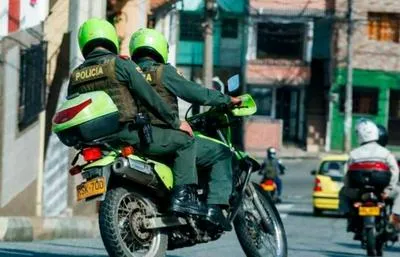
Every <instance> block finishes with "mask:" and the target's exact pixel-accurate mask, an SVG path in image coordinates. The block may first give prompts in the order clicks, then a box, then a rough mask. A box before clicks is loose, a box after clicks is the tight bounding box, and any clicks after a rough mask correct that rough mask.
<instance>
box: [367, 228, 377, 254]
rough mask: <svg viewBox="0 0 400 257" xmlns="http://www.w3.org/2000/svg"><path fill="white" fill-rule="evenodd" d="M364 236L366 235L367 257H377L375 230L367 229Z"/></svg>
mask: <svg viewBox="0 0 400 257" xmlns="http://www.w3.org/2000/svg"><path fill="white" fill-rule="evenodd" d="M365 234H366V248H367V256H377V255H376V230H375V228H367V229H366V230H365Z"/></svg>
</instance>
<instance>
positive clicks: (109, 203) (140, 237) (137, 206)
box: [99, 187, 168, 257]
mask: <svg viewBox="0 0 400 257" xmlns="http://www.w3.org/2000/svg"><path fill="white" fill-rule="evenodd" d="M156 213H157V209H156V206H155V204H154V203H153V202H152V201H151V199H150V198H149V197H146V195H145V194H143V193H139V192H135V191H131V190H128V189H127V188H124V187H117V188H113V189H111V190H109V191H108V192H107V194H106V197H105V199H104V201H103V202H101V205H100V209H99V225H100V235H101V238H102V240H103V243H104V246H105V248H106V250H107V252H108V254H109V255H110V256H111V257H137V256H140V257H163V256H165V252H166V251H167V246H168V236H167V235H166V234H165V233H164V232H162V231H160V230H146V229H144V228H143V220H145V219H146V218H148V217H152V216H155V215H156Z"/></svg>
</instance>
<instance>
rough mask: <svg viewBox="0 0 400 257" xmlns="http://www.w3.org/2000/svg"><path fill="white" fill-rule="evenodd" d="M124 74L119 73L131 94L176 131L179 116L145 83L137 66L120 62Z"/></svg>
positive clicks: (127, 62)
mask: <svg viewBox="0 0 400 257" xmlns="http://www.w3.org/2000/svg"><path fill="white" fill-rule="evenodd" d="M121 63H122V67H123V70H122V71H124V72H120V73H119V74H120V75H121V77H122V78H125V79H126V81H127V82H128V84H129V88H130V89H131V91H132V93H133V94H135V95H137V96H139V98H140V100H142V103H143V104H145V105H146V106H147V107H148V108H150V110H151V111H152V113H154V114H156V116H158V118H160V119H161V120H163V121H164V122H166V123H167V124H170V125H171V126H172V128H175V129H178V128H179V126H180V125H181V122H180V120H179V115H178V113H177V112H175V111H173V110H172V108H171V107H170V106H169V105H168V104H167V103H166V102H164V100H163V99H162V98H161V97H160V96H159V95H158V94H157V92H156V91H154V89H153V88H152V87H151V86H150V85H149V84H148V83H147V81H146V80H145V79H144V77H143V76H142V74H141V73H140V72H139V71H138V70H140V69H139V68H138V66H137V65H136V64H135V63H134V62H132V61H129V60H126V61H122V62H121Z"/></svg>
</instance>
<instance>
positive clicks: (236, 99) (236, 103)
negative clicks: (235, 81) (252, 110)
mask: <svg viewBox="0 0 400 257" xmlns="http://www.w3.org/2000/svg"><path fill="white" fill-rule="evenodd" d="M231 104H232V105H233V106H240V105H241V104H242V99H240V98H239V97H231Z"/></svg>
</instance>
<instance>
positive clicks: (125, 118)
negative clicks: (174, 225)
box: [68, 18, 208, 216]
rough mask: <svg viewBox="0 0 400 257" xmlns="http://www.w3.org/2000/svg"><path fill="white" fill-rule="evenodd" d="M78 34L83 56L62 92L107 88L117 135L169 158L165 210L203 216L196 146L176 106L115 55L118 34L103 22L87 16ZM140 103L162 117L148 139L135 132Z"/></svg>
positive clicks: (132, 67)
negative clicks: (171, 184) (171, 175)
mask: <svg viewBox="0 0 400 257" xmlns="http://www.w3.org/2000/svg"><path fill="white" fill-rule="evenodd" d="M78 40H79V46H80V49H81V52H82V54H83V57H84V58H85V61H84V62H83V63H82V64H81V65H80V66H79V67H78V68H76V69H75V70H74V71H73V73H72V74H71V78H70V84H69V87H68V95H72V94H75V93H85V92H90V91H96V90H104V91H105V92H107V93H108V94H109V95H110V97H111V98H112V99H113V101H114V102H115V104H116V105H117V107H118V109H119V111H120V122H121V123H122V125H123V129H122V131H121V132H120V133H119V136H120V138H121V139H122V140H124V141H127V142H128V143H130V144H132V145H134V146H135V147H136V148H137V149H139V150H140V151H141V152H143V153H145V154H149V155H163V156H164V155H170V156H171V157H172V158H174V163H173V172H174V183H175V186H174V189H173V191H172V198H171V202H172V205H171V206H170V208H171V210H172V211H174V212H178V213H189V214H195V215H203V216H205V215H206V214H207V211H208V210H207V208H206V206H205V205H204V204H202V203H201V202H200V201H199V200H198V197H197V192H196V184H197V183H198V181H197V171H196V167H195V158H196V156H195V154H196V152H195V151H196V149H195V141H194V138H193V137H192V133H193V132H192V130H191V128H190V126H189V125H188V124H187V123H186V122H180V120H179V116H178V112H176V111H175V110H173V109H172V108H171V107H170V105H168V104H167V103H165V102H164V100H163V99H162V98H161V97H160V96H159V95H158V94H157V93H156V92H155V91H154V89H153V88H152V87H151V86H150V85H149V84H148V83H147V82H146V80H145V79H144V77H143V75H142V74H141V73H140V72H141V70H140V68H139V67H138V66H137V65H136V64H135V63H134V62H132V61H131V60H130V59H129V58H125V59H124V58H121V57H119V56H117V53H118V51H119V45H118V37H117V33H116V31H115V29H114V27H113V26H112V25H111V24H110V23H109V22H107V21H105V20H101V19H96V18H94V19H89V20H87V21H86V22H85V23H83V24H82V26H81V27H80V29H79V33H78ZM142 105H143V106H146V108H147V110H150V112H151V113H152V114H153V115H154V116H156V117H158V118H159V119H160V120H162V121H163V122H164V123H165V127H164V128H159V127H154V128H152V135H153V140H152V141H153V142H151V140H150V141H148V142H147V140H145V138H143V137H141V136H140V131H139V129H138V127H137V123H135V122H133V121H135V119H136V118H137V117H138V114H139V111H138V108H141V106H142ZM132 124H134V125H132ZM185 132H186V133H185ZM143 141H146V142H145V143H143Z"/></svg>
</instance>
